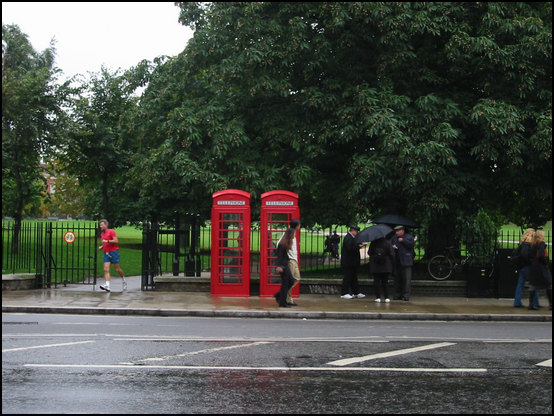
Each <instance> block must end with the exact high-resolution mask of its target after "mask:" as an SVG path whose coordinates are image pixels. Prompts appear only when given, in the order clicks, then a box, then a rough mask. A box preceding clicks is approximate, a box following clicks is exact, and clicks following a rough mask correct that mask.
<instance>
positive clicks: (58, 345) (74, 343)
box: [2, 341, 95, 353]
mask: <svg viewBox="0 0 554 416" xmlns="http://www.w3.org/2000/svg"><path fill="white" fill-rule="evenodd" d="M89 342H95V341H78V342H64V343H63V344H47V345H36V346H34V347H20V348H9V349H7V350H2V353H4V352H12V351H24V350H33V349H37V348H50V347H63V346H66V345H77V344H87V343H89Z"/></svg>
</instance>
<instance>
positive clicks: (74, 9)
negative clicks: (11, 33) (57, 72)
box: [2, 2, 192, 79]
mask: <svg viewBox="0 0 554 416" xmlns="http://www.w3.org/2000/svg"><path fill="white" fill-rule="evenodd" d="M178 18H179V8H178V7H177V6H175V5H174V2H158V3H140V2H133V3H119V2H112V3H94V2H82V3H79V2H69V3H58V2H50V3H49V2H46V3H37V2H2V24H17V25H18V26H19V28H20V29H21V31H22V32H23V33H25V34H26V35H28V38H29V41H30V42H31V44H32V45H33V48H34V49H35V50H37V51H43V50H44V49H46V48H47V47H48V46H49V44H50V40H51V39H52V38H55V40H56V45H55V46H56V64H55V65H56V66H57V67H58V68H60V69H62V70H63V75H62V76H61V77H60V78H61V79H65V78H66V77H70V76H73V75H75V74H77V73H80V74H87V73H88V72H89V71H90V72H98V71H100V67H101V66H102V65H104V66H105V67H106V68H108V69H110V71H111V72H113V71H115V70H116V69H118V68H121V69H128V68H130V67H132V66H135V65H136V64H137V63H138V62H139V61H141V60H142V59H148V60H152V59H153V58H155V57H156V56H160V55H169V56H174V55H177V54H178V53H180V52H181V51H183V49H184V48H185V46H186V43H187V41H188V39H190V37H192V31H191V29H190V28H188V27H185V26H183V25H181V24H180V23H179V22H178V21H177V19H178Z"/></svg>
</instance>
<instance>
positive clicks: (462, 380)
mask: <svg viewBox="0 0 554 416" xmlns="http://www.w3.org/2000/svg"><path fill="white" fill-rule="evenodd" d="M2 322H3V331H2V336H3V338H2V350H3V351H2V385H3V388H2V411H3V413H42V412H46V413H51V412H56V413H68V412H79V413H112V412H113V413H176V412H187V413H206V412H208V413H239V412H240V413H262V412H264V413H292V412H294V413H371V412H375V413H422V412H423V413H548V414H550V413H551V411H552V368H551V358H552V325H551V322H544V323H540V322H530V323H523V322H406V321H386V322H384V321H359V320H356V321H352V320H348V321H340V320H326V321H320V320H304V319H282V320H274V319H256V320H252V319H230V318H219V319H214V318H167V317H166V318H160V317H117V316H76V315H45V314H38V315H29V314H3V316H2ZM549 360H550V361H549ZM523 391H524V392H525V397H524V399H522V397H521V396H520V395H519V394H509V393H508V394H507V392H523ZM529 403H532V405H529Z"/></svg>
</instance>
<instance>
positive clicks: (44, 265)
mask: <svg viewBox="0 0 554 416" xmlns="http://www.w3.org/2000/svg"><path fill="white" fill-rule="evenodd" d="M14 227H15V222H14V221H2V273H3V274H6V273H34V274H36V275H37V276H38V277H39V278H40V279H42V280H41V281H42V282H43V283H44V284H45V285H47V286H49V285H51V284H54V285H56V284H60V283H64V284H65V283H74V282H79V283H85V284H94V283H95V282H96V277H97V275H98V270H97V264H98V263H97V256H98V253H99V252H98V250H97V244H98V235H97V233H98V229H97V224H96V223H94V222H90V223H88V224H87V223H83V222H79V221H76V222H71V221H59V222H57V221H56V222H44V221H24V222H23V223H22V224H21V229H20V230H19V232H17V233H16V230H15V228H14ZM148 227H150V226H148ZM148 227H145V228H144V230H147V229H151V227H150V228H148ZM182 228H183V229H182V230H175V228H172V227H157V231H156V233H155V236H154V237H148V236H147V233H144V232H143V236H142V245H140V244H137V245H136V247H134V249H136V250H142V253H143V273H144V272H145V270H146V273H147V276H146V280H145V284H147V285H152V284H153V276H157V275H160V274H174V275H179V274H181V275H185V276H199V275H200V274H201V272H203V271H209V270H210V267H211V258H210V247H211V229H210V227H209V225H208V226H200V224H199V223H197V222H194V221H192V222H191V224H190V226H185V227H182ZM335 230H336V231H337V234H338V235H339V237H340V242H339V254H340V245H342V240H343V239H344V236H345V235H346V233H347V232H348V230H347V228H346V227H343V226H337V227H330V228H313V229H307V228H303V229H301V232H300V234H301V237H300V241H301V247H300V248H301V250H300V253H301V258H300V267H301V271H302V273H303V274H306V275H309V274H314V275H323V276H325V275H337V274H340V258H339V257H337V256H336V255H335V253H333V252H332V251H331V250H329V247H328V245H327V244H326V239H327V238H328V237H329V236H330V235H331V234H332V233H333V231H335ZM410 233H411V234H412V235H414V237H415V239H416V246H415V255H416V256H415V261H416V263H418V264H421V265H423V264H425V263H426V260H427V258H428V256H426V252H425V247H426V246H427V243H428V241H429V236H428V233H427V231H426V230H425V229H421V228H419V229H412V230H411V231H410ZM16 236H17V237H16ZM520 238H521V231H519V230H514V231H503V232H500V233H498V234H494V235H488V236H484V237H483V236H482V235H481V236H479V237H477V236H475V234H474V232H473V231H472V230H467V231H465V232H462V233H460V235H457V236H453V238H452V240H451V243H449V244H450V245H452V246H455V247H456V248H457V250H458V254H459V255H460V256H461V257H467V256H469V255H480V256H482V255H495V253H496V252H497V250H499V249H512V248H514V247H516V246H517V245H518V243H519V240H520ZM137 239H138V240H140V237H138V238H137ZM546 242H547V244H548V246H549V247H551V246H552V236H551V231H547V232H546ZM251 246H252V250H251V275H252V276H257V275H259V271H260V264H259V247H260V232H259V226H258V225H257V223H253V226H252V229H251ZM122 248H123V247H122ZM485 253H487V254H485ZM360 254H361V262H362V265H365V264H367V262H368V256H367V250H361V252H360ZM421 269H423V267H421ZM100 272H101V270H100ZM462 278H463V277H462Z"/></svg>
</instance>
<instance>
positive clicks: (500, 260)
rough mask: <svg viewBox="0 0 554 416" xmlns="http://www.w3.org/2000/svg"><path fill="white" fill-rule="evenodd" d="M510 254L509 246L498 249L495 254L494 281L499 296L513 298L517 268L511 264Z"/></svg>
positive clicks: (517, 273)
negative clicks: (495, 271)
mask: <svg viewBox="0 0 554 416" xmlns="http://www.w3.org/2000/svg"><path fill="white" fill-rule="evenodd" d="M511 256H512V249H511V248H501V249H498V253H497V256H496V259H497V263H496V270H497V273H496V276H497V278H496V281H497V288H498V297H499V298H513V297H514V295H515V292H516V286H517V279H518V277H519V270H518V269H517V267H515V266H514V265H513V264H512V262H511V260H510V258H511Z"/></svg>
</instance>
